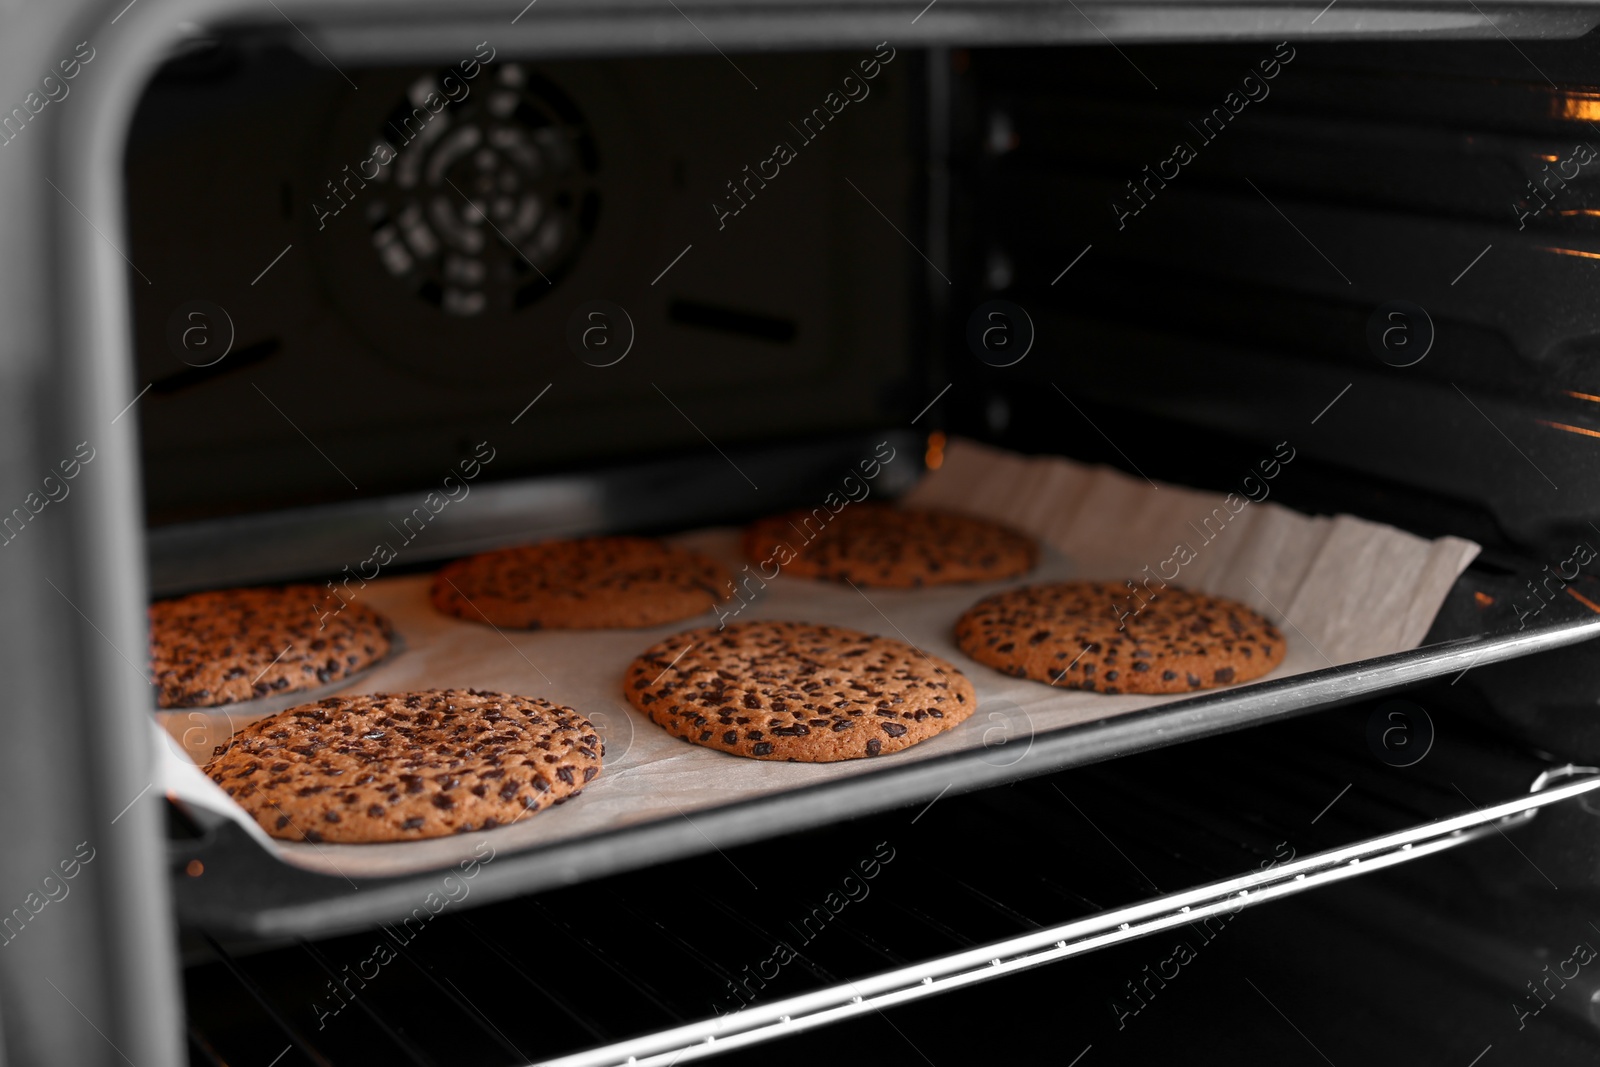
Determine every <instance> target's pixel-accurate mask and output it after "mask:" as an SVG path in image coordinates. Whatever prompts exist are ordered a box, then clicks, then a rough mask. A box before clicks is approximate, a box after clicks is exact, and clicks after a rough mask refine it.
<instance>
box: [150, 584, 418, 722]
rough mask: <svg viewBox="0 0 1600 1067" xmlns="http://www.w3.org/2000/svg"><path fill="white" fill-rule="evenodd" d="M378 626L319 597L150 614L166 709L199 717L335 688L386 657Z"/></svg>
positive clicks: (222, 600)
mask: <svg viewBox="0 0 1600 1067" xmlns="http://www.w3.org/2000/svg"><path fill="white" fill-rule="evenodd" d="M390 633H391V630H390V627H389V623H388V621H387V620H386V619H384V618H383V616H381V615H379V614H378V613H377V612H375V611H371V610H369V609H368V608H365V607H362V606H361V605H360V604H356V603H352V602H348V601H344V600H341V599H340V598H339V597H338V596H336V595H334V593H332V592H331V591H329V590H328V589H326V588H319V587H318V586H314V585H290V586H282V587H277V588H265V589H219V590H215V591H213V592H208V593H193V594H190V595H189V596H182V597H178V598H176V599H174V600H162V601H158V602H156V603H154V604H152V605H150V666H151V674H152V680H153V681H154V683H155V686H156V701H157V703H158V704H159V705H160V706H161V707H163V708H203V707H215V706H216V705H218V704H232V703H236V702H238V701H243V700H253V699H255V698H256V697H263V696H270V695H272V694H275V693H292V692H295V691H297V690H301V689H314V688H316V687H317V686H319V685H326V684H327V683H329V682H336V681H338V680H339V679H341V678H346V677H349V676H350V675H352V674H355V673H356V672H357V671H360V670H363V669H365V668H366V667H368V666H370V665H372V664H373V663H375V662H377V661H378V660H380V659H382V658H383V657H384V656H386V655H388V654H389V647H390Z"/></svg>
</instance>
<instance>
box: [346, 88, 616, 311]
mask: <svg viewBox="0 0 1600 1067" xmlns="http://www.w3.org/2000/svg"><path fill="white" fill-rule="evenodd" d="M452 84H460V79H459V77H458V78H456V79H454V80H453V81H452ZM458 92H459V91H458ZM430 93H434V94H437V96H436V97H435V100H436V101H437V100H438V99H443V98H444V97H445V93H444V90H443V88H442V86H441V79H440V76H439V75H435V74H429V75H424V76H422V77H420V78H418V79H417V80H416V81H415V82H413V83H412V85H411V86H410V88H409V91H408V93H407V99H404V100H402V101H400V102H399V103H397V104H396V106H395V108H394V110H393V112H392V113H391V114H390V115H389V117H388V119H387V121H385V122H384V124H383V126H382V128H381V129H379V130H376V131H374V132H375V134H376V135H377V136H378V137H379V138H381V139H383V140H385V141H387V143H388V144H390V145H392V146H395V147H396V148H398V150H399V151H398V154H397V155H396V156H395V157H394V158H393V159H392V160H391V161H390V162H389V163H388V165H387V166H384V167H381V168H379V172H378V176H377V178H376V179H374V181H373V182H372V183H371V186H370V188H369V189H367V190H364V191H363V199H364V200H365V201H366V202H365V204H364V205H363V206H362V210H363V212H364V214H365V218H366V221H367V223H368V232H369V238H370V242H371V252H372V256H373V257H374V259H375V260H376V261H377V262H378V263H380V264H381V265H382V267H383V269H384V271H386V272H387V273H388V274H389V275H391V276H392V277H394V278H395V279H396V280H397V281H399V282H401V283H402V284H403V285H404V286H405V288H406V289H408V290H409V291H411V292H412V293H414V294H415V295H416V297H417V298H418V299H420V300H423V301H425V302H427V303H429V304H432V305H433V306H434V307H436V308H438V310H439V311H441V312H443V313H444V314H445V315H450V316H455V317H459V318H475V317H479V316H485V315H494V314H504V313H508V312H513V311H515V310H517V309H519V308H524V307H527V306H528V305H530V304H532V303H534V302H535V301H537V300H539V299H540V298H541V297H543V296H544V295H545V294H547V293H549V292H550V291H551V290H552V289H553V288H554V287H555V283H556V282H557V281H558V280H559V279H560V277H561V275H563V274H564V273H565V272H566V271H567V270H568V269H569V268H570V267H571V265H572V263H573V261H574V260H575V258H576V257H577V255H578V252H579V250H580V249H581V247H582V245H583V243H584V240H585V238H586V237H587V236H588V234H589V233H590V232H591V231H592V230H593V229H594V220H595V215H596V213H597V211H598V209H599V196H598V194H597V192H596V191H595V189H594V185H593V182H594V173H595V151H594V146H593V142H592V141H591V139H590V137H589V133H588V130H587V129H586V127H585V126H584V124H583V120H582V118H581V116H580V115H579V114H578V111H577V109H576V108H575V107H573V105H572V103H571V102H570V101H568V100H567V99H566V98H565V97H564V96H563V95H562V94H561V93H560V91H559V90H557V89H556V88H555V86H553V85H551V84H550V83H548V82H547V81H545V80H544V79H542V78H540V77H538V76H536V75H532V74H529V73H528V72H527V71H526V70H525V69H524V68H523V67H522V66H520V65H518V64H514V63H507V64H500V65H498V66H494V67H486V68H485V69H484V70H483V72H482V73H481V74H480V76H479V79H478V81H477V82H476V84H473V85H472V86H471V91H470V92H468V93H467V94H466V95H465V96H463V97H462V98H461V99H459V100H457V101H452V102H451V103H450V104H449V105H448V106H446V107H445V108H444V109H443V110H442V111H440V112H439V113H438V114H437V115H435V116H433V117H432V118H430V119H429V120H428V121H427V122H426V123H425V124H420V131H419V130H418V126H419V124H418V123H417V122H415V121H414V120H413V121H411V122H410V123H408V122H407V120H408V118H411V117H412V116H414V114H415V109H416V108H418V107H419V106H420V105H421V104H422V102H423V101H424V100H425V99H427V98H428V96H429V94H430ZM408 138H409V140H407V139H408Z"/></svg>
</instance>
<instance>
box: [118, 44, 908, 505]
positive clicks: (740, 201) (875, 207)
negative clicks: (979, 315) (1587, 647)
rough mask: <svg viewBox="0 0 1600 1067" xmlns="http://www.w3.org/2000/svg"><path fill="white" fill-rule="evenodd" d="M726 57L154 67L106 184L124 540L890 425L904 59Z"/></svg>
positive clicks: (258, 52) (901, 279)
mask: <svg viewBox="0 0 1600 1067" xmlns="http://www.w3.org/2000/svg"><path fill="white" fill-rule="evenodd" d="M491 57H492V59H493V60H494V61H493V62H482V61H483V60H487V59H490V58H491ZM733 60H734V62H727V61H725V60H724V59H723V58H722V57H719V56H716V55H710V56H696V57H684V58H632V59H612V60H603V61H569V62H539V63H516V62H513V61H511V58H510V57H509V56H506V55H499V54H494V52H493V49H492V48H487V49H484V50H481V51H480V53H479V54H478V55H476V56H474V55H472V54H466V55H463V56H462V57H461V58H460V60H459V61H457V62H456V63H455V64H452V65H451V66H448V67H447V66H437V67H407V68H397V67H389V68H373V69H366V70H359V69H349V70H347V71H346V73H347V74H348V75H349V77H350V78H351V79H352V81H353V82H354V84H356V85H357V86H358V91H356V92H351V91H350V86H349V84H347V83H346V82H345V81H344V79H343V77H342V76H341V75H340V74H339V73H337V72H335V71H334V70H332V69H331V68H329V67H328V66H327V65H325V64H321V65H319V64H317V63H314V62H307V61H306V60H304V59H303V58H301V57H300V56H299V55H298V54H297V53H295V52H293V51H291V50H289V49H288V48H285V47H280V46H278V45H276V44H273V43H270V42H267V41H265V40H264V39H263V38H260V37H241V38H239V39H237V40H229V41H223V42H217V41H213V42H200V43H197V44H196V45H195V47H194V50H193V51H192V52H190V53H189V54H187V55H185V56H181V57H179V58H177V59H175V60H173V61H171V62H169V63H168V64H167V66H166V67H165V68H164V69H163V71H162V73H161V74H160V75H159V76H158V78H157V79H156V80H155V81H154V82H153V83H152V85H151V86H150V88H149V90H148V91H147V93H146V95H145V97H144V99H143V100H142V102H141V105H140V107H139V110H138V113H137V117H136V119H135V122H134V124H133V128H132V132H131V134H130V138H129V147H128V153H127V189H128V207H129V217H130V228H131V232H132V247H131V249H130V256H131V258H132V259H133V261H134V262H136V263H138V264H139V265H140V267H141V268H142V269H143V270H144V272H145V273H146V274H147V276H148V277H149V278H150V279H151V282H150V283H149V284H136V285H135V286H134V290H135V292H134V299H135V315H136V343H137V352H138V361H139V376H140V378H141V380H143V381H150V382H154V386H153V388H152V390H151V392H150V394H149V396H148V397H147V398H146V403H147V405H148V406H147V408H146V409H145V410H144V411H143V413H142V418H141V429H142V435H143V452H144V469H145V476H146V482H145V499H146V507H147V513H148V519H149V521H150V523H151V524H152V525H162V524H166V523H170V522H177V521H186V520H193V519H199V518H209V517H218V516H223V515H234V514H241V513H246V512H257V511H264V510H270V509H273V508H279V507H287V506H295V505H303V504H313V503H325V502H340V501H348V500H352V499H356V498H360V497H366V496H373V495H381V494H384V493H390V492H395V491H404V490H411V489H417V488H427V487H429V486H430V485H431V484H432V483H434V482H436V481H437V480H438V479H439V478H441V477H442V476H443V475H444V474H445V473H446V472H448V471H449V469H450V468H452V467H454V466H456V465H457V464H458V462H459V461H461V460H463V459H467V458H469V457H472V456H473V455H474V454H475V453H478V454H481V453H480V452H479V450H480V443H482V442H487V443H488V446H489V448H491V449H493V451H494V455H495V459H494V461H493V464H492V466H491V467H490V468H489V469H488V470H487V471H486V473H485V477H486V478H506V477H512V476H526V475H530V474H536V473H540V472H545V471H551V470H558V469H573V468H582V467H584V466H588V465H594V464H601V463H605V462H607V461H609V460H616V459H622V458H625V457H626V458H634V459H637V458H640V457H644V456H654V455H658V454H661V453H667V452H675V451H680V450H703V449H704V448H705V439H704V438H703V437H702V436H701V431H703V432H704V434H705V435H706V436H709V437H710V438H711V439H712V440H714V441H715V442H716V443H717V445H718V446H720V447H722V448H725V449H727V448H734V447H737V446H740V445H743V444H752V443H758V442H771V441H778V440H784V439H793V438H796V437H801V436H812V435H817V434H825V433H829V432H836V431H842V430H850V429H858V428H863V427H867V426H874V425H882V424H883V423H884V422H886V421H890V420H893V421H900V420H901V419H904V418H909V415H910V414H911V412H909V411H905V410H902V409H905V408H906V407H907V406H908V405H909V404H910V403H911V401H912V400H913V399H915V397H914V396H913V395H912V391H911V390H910V389H909V388H908V384H907V383H908V375H909V373H910V367H911V356H910V350H911V347H912V346H911V336H912V335H911V331H909V330H908V328H907V324H908V323H910V322H911V321H912V320H913V314H912V310H911V309H912V301H913V296H912V290H913V283H914V281H915V279H916V278H917V275H915V274H914V273H913V271H912V269H911V267H910V265H909V264H908V259H907V257H908V256H911V254H912V253H911V252H910V250H909V249H908V248H907V246H906V244H905V243H904V242H903V241H902V240H901V238H900V237H898V236H897V235H896V234H895V232H894V229H893V228H891V226H890V225H888V224H886V222H885V218H884V217H885V216H886V217H887V218H888V219H891V220H893V225H894V226H897V227H899V228H901V229H902V230H905V231H907V232H912V233H915V232H916V231H917V230H918V229H919V228H920V223H919V222H918V220H917V215H918V212H919V210H920V208H919V205H918V201H917V198H916V197H915V196H914V195H913V187H912V183H913V181H914V180H915V179H916V178H917V177H918V175H919V169H918V168H916V167H914V166H913V165H912V163H911V160H912V158H913V152H915V151H918V150H919V149H918V146H917V145H916V144H915V143H914V142H915V138H914V136H913V132H912V131H913V130H914V129H916V128H917V126H916V123H915V122H914V116H915V115H916V114H917V110H918V103H917V101H916V100H915V99H914V98H913V93H912V92H911V87H912V86H913V85H916V84H919V83H918V81H917V79H916V78H915V76H914V70H913V67H914V65H915V63H916V62H917V60H916V58H915V57H914V56H913V55H911V54H909V53H906V52H901V53H899V54H894V50H893V49H892V48H891V49H886V50H883V51H881V52H878V53H876V54H875V51H874V49H873V48H872V47H871V46H868V47H864V48H863V49H861V50H859V54H858V53H855V52H851V53H825V54H810V55H802V56H783V55H761V56H755V57H744V56H734V57H733ZM741 71H743V72H744V73H743V74H742V73H741ZM745 74H748V76H749V77H751V78H754V79H756V80H757V82H758V83H759V86H760V88H759V90H756V89H754V88H753V87H752V84H751V83H749V82H747V81H746V78H745ZM869 74H870V75H871V76H870V77H869V76H868V75H869ZM847 78H848V80H846V79H847ZM430 91H432V92H434V93H435V96H434V98H433V99H432V100H431V101H430V100H429V98H428V97H427V93H428V92H430ZM440 104H443V105H444V106H442V107H438V110H437V112H436V113H435V112H434V110H433V108H434V107H437V106H438V105H440ZM391 156H392V158H391ZM763 175H764V177H763ZM730 183H733V185H732V187H731V188H730ZM880 210H881V211H882V213H883V214H882V216H880V214H879V211H880ZM136 281H137V279H136ZM230 342H231V347H229V343H230ZM224 351H226V354H225V355H224ZM547 388H548V390H549V391H548V393H545V390H546V389H547ZM917 396H920V393H917ZM535 398H538V399H539V403H538V404H537V406H535V407H533V408H532V409H528V410H527V414H526V415H525V416H522V417H520V418H519V413H521V412H523V411H524V410H525V409H527V405H528V404H529V403H530V402H531V401H533V400H535ZM513 419H517V422H516V423H515V424H514V425H513V421H512V420H513ZM697 427H698V428H697ZM319 453H320V454H319ZM727 476H728V478H729V490H730V492H732V491H747V487H745V486H744V484H743V482H742V481H740V480H739V477H738V475H737V474H736V472H735V471H733V470H731V469H730V470H728V471H727Z"/></svg>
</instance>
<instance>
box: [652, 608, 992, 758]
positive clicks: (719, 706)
mask: <svg viewBox="0 0 1600 1067" xmlns="http://www.w3.org/2000/svg"><path fill="white" fill-rule="evenodd" d="M623 684H624V686H625V688H626V690H627V694H628V699H629V700H630V701H631V702H632V703H633V706H634V707H636V708H638V709H639V710H640V711H642V712H644V713H645V715H647V716H649V718H650V719H651V721H652V722H655V723H656V724H658V725H660V726H663V727H665V728H666V729H667V731H668V732H669V733H671V734H672V735H673V736H675V737H679V738H681V739H683V740H685V741H688V742H690V743H691V744H696V745H704V746H705V747H707V748H718V749H721V750H722V751H724V752H732V753H733V754H735V755H738V756H753V757H755V758H756V759H769V760H789V761H791V762H800V763H831V762H833V761H835V760H845V759H856V758H858V757H861V756H882V755H887V754H888V753H891V752H898V751H900V750H901V749H903V748H910V747H911V746H912V745H914V744H916V743H917V742H918V741H925V740H927V739H928V738H930V737H932V736H933V735H934V734H937V733H941V732H943V731H945V730H948V729H950V728H951V727H953V726H955V725H957V724H958V723H960V722H961V721H962V720H964V719H966V718H967V716H969V715H971V714H972V712H973V711H974V709H976V708H977V706H978V697H977V694H976V693H975V692H974V691H973V688H972V683H971V682H969V681H967V679H966V677H965V676H964V675H963V674H962V673H961V672H960V671H958V670H957V669H956V668H955V666H954V665H952V664H950V663H948V662H946V661H945V660H942V659H939V658H938V657H937V656H928V655H925V654H923V653H922V652H920V651H918V650H917V649H915V648H913V647H912V646H910V645H908V644H906V643H905V642H904V641H896V640H894V639H893V638H888V637H878V636H876V635H874V634H867V633H862V632H861V631H859V630H849V629H846V628H845V627H843V626H820V625H813V624H811V623H804V622H741V623H734V624H733V625H731V626H728V627H726V628H724V629H721V630H719V629H717V628H716V627H714V626H711V627H706V628H705V629H701V630H689V631H687V632H685V633H681V634H675V635H673V636H672V637H669V638H667V639H666V640H665V641H662V642H660V643H659V644H656V645H653V646H651V647H650V648H649V649H646V650H645V651H644V652H643V653H642V654H641V655H640V656H639V657H638V658H637V659H635V660H634V661H633V663H632V664H631V665H630V666H629V667H628V672H627V675H626V676H625V680H624V683H623Z"/></svg>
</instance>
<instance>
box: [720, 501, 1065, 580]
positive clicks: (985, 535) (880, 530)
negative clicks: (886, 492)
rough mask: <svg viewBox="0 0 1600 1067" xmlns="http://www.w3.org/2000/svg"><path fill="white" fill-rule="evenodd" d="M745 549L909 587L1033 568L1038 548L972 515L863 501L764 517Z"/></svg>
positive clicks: (768, 561)
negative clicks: (839, 507) (833, 509)
mask: <svg viewBox="0 0 1600 1067" xmlns="http://www.w3.org/2000/svg"><path fill="white" fill-rule="evenodd" d="M744 554H745V556H746V557H747V558H748V559H749V560H750V562H751V563H754V564H756V565H757V566H762V567H766V568H773V567H776V568H778V569H779V570H780V571H781V573H783V574H788V575H794V576H797V577H803V578H826V579H831V580H833V581H839V582H844V581H849V582H854V583H855V584H857V585H872V586H885V587H897V588H909V587H914V586H924V585H945V584H947V583H951V582H986V581H994V580H996V579H1000V578H1015V577H1017V576H1018V575H1022V574H1026V573H1028V572H1029V571H1030V570H1032V569H1033V566H1034V563H1035V562H1037V560H1038V557H1039V549H1038V545H1037V544H1036V543H1035V542H1034V540H1033V539H1032V538H1031V537H1028V536H1026V535H1024V534H1020V533H1018V532H1016V531H1015V530H1011V529H1007V528H1006V527H1004V526H1001V525H999V524H998V523H993V522H989V521H987V520H985V519H978V518H974V517H972V516H970V515H960V514H957V513H955V512H952V511H933V510H923V509H914V508H897V507H893V506H891V505H888V504H876V503H861V504H847V505H845V507H844V508H843V509H842V510H841V511H839V512H838V513H837V514H835V513H833V512H830V511H829V510H828V509H827V508H825V507H819V508H814V509H812V510H811V511H791V512H788V513H786V514H783V515H774V516H772V517H770V518H765V519H760V520H758V521H756V522H754V523H751V524H750V526H748V527H747V528H746V529H745V532H744Z"/></svg>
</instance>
